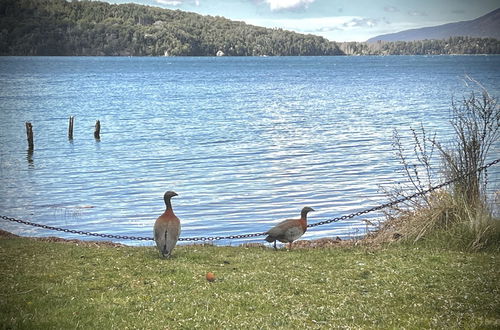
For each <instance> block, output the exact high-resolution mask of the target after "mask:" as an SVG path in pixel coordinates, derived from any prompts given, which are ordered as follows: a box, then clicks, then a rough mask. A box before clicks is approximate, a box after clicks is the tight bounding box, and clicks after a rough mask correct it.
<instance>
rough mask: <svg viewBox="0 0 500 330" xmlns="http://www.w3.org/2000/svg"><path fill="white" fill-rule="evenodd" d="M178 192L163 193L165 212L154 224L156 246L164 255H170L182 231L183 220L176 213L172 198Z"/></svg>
mask: <svg viewBox="0 0 500 330" xmlns="http://www.w3.org/2000/svg"><path fill="white" fill-rule="evenodd" d="M174 196H177V194H176V193H175V192H173V191H167V192H166V193H165V195H163V199H164V200H165V206H166V209H165V212H163V214H162V215H160V216H159V217H158V219H156V222H155V226H154V238H155V242H156V246H157V247H158V250H159V251H160V254H161V255H162V256H163V257H166V258H168V257H170V255H171V254H172V250H173V249H174V247H175V245H176V244H177V240H178V239H179V235H180V233H181V222H180V221H179V218H177V216H176V215H175V214H174V210H173V209H172V203H171V201H170V199H171V198H172V197H174Z"/></svg>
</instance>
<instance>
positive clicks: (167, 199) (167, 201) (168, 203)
mask: <svg viewBox="0 0 500 330" xmlns="http://www.w3.org/2000/svg"><path fill="white" fill-rule="evenodd" d="M165 206H166V207H167V209H166V211H169V210H172V203H171V202H170V198H165Z"/></svg>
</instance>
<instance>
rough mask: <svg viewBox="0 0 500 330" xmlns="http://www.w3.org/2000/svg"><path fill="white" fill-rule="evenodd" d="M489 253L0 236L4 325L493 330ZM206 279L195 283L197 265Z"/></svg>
mask: <svg viewBox="0 0 500 330" xmlns="http://www.w3.org/2000/svg"><path fill="white" fill-rule="evenodd" d="M499 270H500V255H499V253H498V252H495V251H491V252H468V251H459V250H448V249H442V248H435V249H433V248H432V247H426V248H423V247H422V246H419V245H418V244H417V245H409V244H403V245H401V244H399V245H391V246H386V247H382V248H379V249H371V248H367V247H343V248H330V249H297V250H292V251H286V250H280V251H273V250H272V249H268V248H259V247H252V248H246V247H216V246H180V247H177V248H176V250H175V251H174V257H173V258H172V259H170V260H166V259H160V258H159V257H158V254H157V252H156V250H155V249H154V248H153V247H95V246H94V247H92V246H81V245H75V244H66V243H53V242H44V241H35V240H31V239H26V238H6V237H0V280H1V285H0V325H1V327H2V328H5V329H18V328H20V329H51V328H53V329H56V328H57V329H80V328H81V329H136V328H139V329H176V328H183V329H195V328H204V329H223V328H233V329H241V328H273V329H274V328H283V329H284V328H288V329H290V328H394V329H401V328H410V329H421V328H491V329H493V328H498V327H500V315H499V313H500V278H499ZM208 271H212V272H214V273H215V275H216V277H217V280H216V281H215V282H213V283H210V282H207V280H206V279H205V274H206V273H207V272H208Z"/></svg>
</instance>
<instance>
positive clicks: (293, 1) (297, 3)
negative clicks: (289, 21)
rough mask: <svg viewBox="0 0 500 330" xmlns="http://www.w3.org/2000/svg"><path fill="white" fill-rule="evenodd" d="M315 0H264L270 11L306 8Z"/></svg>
mask: <svg viewBox="0 0 500 330" xmlns="http://www.w3.org/2000/svg"><path fill="white" fill-rule="evenodd" d="M314 1H315V0H264V2H265V3H267V4H268V5H269V8H270V9H271V10H272V11H279V10H286V9H297V8H301V7H303V8H307V6H308V5H309V4H311V3H313V2H314Z"/></svg>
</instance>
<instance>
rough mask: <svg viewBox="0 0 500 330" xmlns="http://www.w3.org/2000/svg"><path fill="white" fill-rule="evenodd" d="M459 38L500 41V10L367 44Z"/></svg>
mask: <svg viewBox="0 0 500 330" xmlns="http://www.w3.org/2000/svg"><path fill="white" fill-rule="evenodd" d="M459 36H461V37H475V38H495V39H500V8H498V9H497V10H494V11H492V12H491V13H488V14H486V15H484V16H481V17H479V18H476V19H473V20H470V21H463V22H455V23H448V24H444V25H439V26H430V27H424V28H421V29H412V30H405V31H401V32H397V33H390V34H384V35H380V36H376V37H374V38H371V39H368V41H367V42H377V41H380V40H381V41H416V40H426V39H427V40H429V39H434V40H439V39H448V38H451V37H459Z"/></svg>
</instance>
